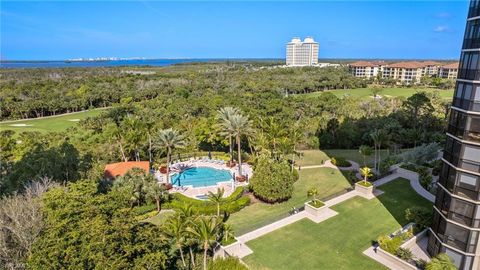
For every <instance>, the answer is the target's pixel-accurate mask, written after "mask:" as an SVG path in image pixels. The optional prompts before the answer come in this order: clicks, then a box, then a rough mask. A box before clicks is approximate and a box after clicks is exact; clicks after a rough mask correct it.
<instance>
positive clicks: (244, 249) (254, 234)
mask: <svg viewBox="0 0 480 270" xmlns="http://www.w3.org/2000/svg"><path fill="white" fill-rule="evenodd" d="M332 166H333V167H332ZM322 167H329V168H338V167H337V166H334V165H333V164H331V163H330V165H327V164H324V165H317V166H308V167H307V169H308V168H322ZM355 168H357V170H358V164H357V163H356V162H352V166H351V167H349V169H350V170H353V169H355ZM342 169H344V168H342ZM416 176H417V177H415V173H413V172H410V171H407V170H403V169H402V170H399V169H397V170H396V172H395V173H393V174H390V175H387V176H386V177H384V178H382V179H379V180H377V181H375V182H374V183H373V185H374V186H375V187H379V186H381V185H384V184H386V183H389V182H391V181H393V180H395V179H398V178H404V179H407V180H409V181H410V185H411V186H412V188H413V190H415V192H417V193H418V194H419V195H420V196H422V197H424V198H425V199H427V200H429V201H431V202H434V201H435V196H433V195H432V194H431V193H430V192H428V191H427V190H425V189H424V188H423V187H422V186H421V185H420V182H419V180H418V174H417V175H416ZM381 194H383V192H381V191H380V190H376V192H375V194H374V195H375V196H378V195H381ZM355 196H362V194H361V193H359V192H357V191H356V190H352V191H350V192H347V193H345V194H342V195H339V196H337V197H334V198H332V199H330V200H328V201H326V202H325V205H326V206H327V207H331V206H334V205H337V204H339V203H342V202H344V201H346V200H349V199H351V198H353V197H355ZM362 197H364V196H362ZM371 198H374V197H369V198H367V199H371ZM337 214H338V213H337V212H335V211H333V210H331V211H330V212H328V214H325V215H324V216H322V217H313V216H311V215H309V214H308V213H306V212H305V211H301V212H299V213H297V214H294V215H291V216H288V217H286V218H283V219H280V220H277V221H275V222H273V223H270V224H268V225H266V226H263V227H261V228H258V229H256V230H253V231H251V232H248V233H246V234H243V235H241V236H239V237H237V240H238V242H237V243H238V246H237V247H235V248H234V250H232V251H231V253H230V255H233V256H237V257H239V258H243V257H245V256H247V255H250V254H252V253H253V251H252V250H251V249H250V248H249V247H248V246H247V245H246V244H245V243H246V242H248V241H250V240H253V239H256V238H258V237H260V236H263V235H265V234H268V233H270V232H273V231H275V230H277V229H280V228H282V227H285V226H287V225H289V224H292V223H294V222H297V221H299V220H300V219H303V218H309V219H311V220H312V221H314V222H316V223H320V222H322V221H324V220H327V219H329V218H331V217H333V216H335V215H337Z"/></svg>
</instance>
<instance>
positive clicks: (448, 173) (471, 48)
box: [428, 0, 480, 270]
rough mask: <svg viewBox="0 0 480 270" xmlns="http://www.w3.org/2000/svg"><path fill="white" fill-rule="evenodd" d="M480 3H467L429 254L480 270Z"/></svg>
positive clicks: (477, 0)
mask: <svg viewBox="0 0 480 270" xmlns="http://www.w3.org/2000/svg"><path fill="white" fill-rule="evenodd" d="M479 56H480V0H471V2H470V9H469V12H468V19H467V26H466V30H465V36H464V41H463V47H462V54H461V57H460V64H459V70H458V79H457V83H456V87H455V94H454V97H453V103H452V107H451V111H450V120H449V124H448V129H447V140H446V145H445V149H444V153H443V158H442V162H443V167H442V172H441V175H440V178H439V182H438V189H437V195H436V201H435V205H434V207H433V208H434V210H433V222H432V227H431V229H430V233H429V239H428V252H429V253H430V255H432V256H434V255H437V254H438V253H442V252H445V253H446V254H447V255H449V256H450V258H452V259H453V261H454V262H455V265H456V266H457V267H458V268H459V269H461V270H480V237H479V233H480V60H479V58H480V57H479Z"/></svg>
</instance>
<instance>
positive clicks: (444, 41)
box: [0, 1, 468, 60]
mask: <svg viewBox="0 0 480 270" xmlns="http://www.w3.org/2000/svg"><path fill="white" fill-rule="evenodd" d="M467 9H468V2H467V1H398V2H396V1H354V2H347V1H335V2H334V1H320V2H285V1H282V2H273V1H267V2H253V1H249V2H200V1H195V2H161V1H156V2H147V1H120V2H114V1H109V2H94V1H80V2H72V1H54V2H42V1H35V2H26V1H2V3H1V6H0V12H1V52H0V56H1V58H2V59H3V60H32V59H35V60H52V59H67V58H77V57H102V56H106V57H109V56H117V57H148V58H284V57H285V43H286V42H288V41H289V40H290V39H291V38H292V37H294V36H299V37H302V38H303V37H305V36H307V35H308V36H313V37H314V38H315V39H316V40H317V41H318V42H319V43H320V58H396V59H398V58H424V59H456V58H458V57H459V54H460V46H461V42H462V37H463V32H464V28H465V21H466V14H467Z"/></svg>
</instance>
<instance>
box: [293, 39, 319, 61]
mask: <svg viewBox="0 0 480 270" xmlns="http://www.w3.org/2000/svg"><path fill="white" fill-rule="evenodd" d="M318 47H319V46H318V43H317V42H315V41H314V40H313V38H312V37H306V38H305V39H304V40H303V42H302V41H301V40H300V38H293V39H292V41H290V42H289V43H287V57H286V58H287V62H286V64H287V66H313V65H316V64H318Z"/></svg>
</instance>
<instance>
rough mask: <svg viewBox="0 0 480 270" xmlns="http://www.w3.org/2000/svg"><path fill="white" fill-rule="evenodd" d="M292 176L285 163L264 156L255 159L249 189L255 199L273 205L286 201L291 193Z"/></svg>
mask: <svg viewBox="0 0 480 270" xmlns="http://www.w3.org/2000/svg"><path fill="white" fill-rule="evenodd" d="M294 181H295V179H294V174H293V173H292V172H291V168H290V166H289V165H288V163H287V162H285V161H277V160H274V159H271V158H270V156H268V155H266V154H264V155H261V156H260V157H259V158H258V159H257V164H256V165H255V172H254V174H253V177H252V179H250V188H251V189H252V190H253V194H255V197H257V198H259V199H260V200H262V201H265V202H269V203H275V202H281V201H285V200H288V199H289V198H290V197H291V196H292V193H293V183H294Z"/></svg>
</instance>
